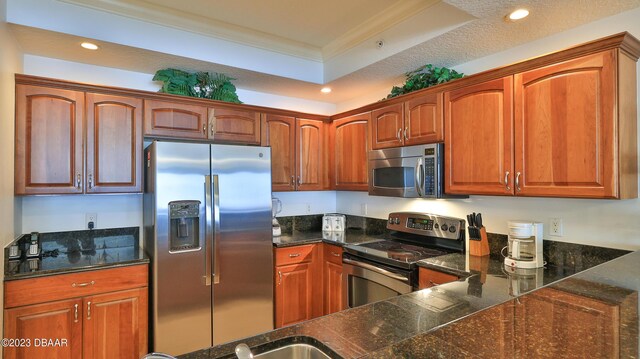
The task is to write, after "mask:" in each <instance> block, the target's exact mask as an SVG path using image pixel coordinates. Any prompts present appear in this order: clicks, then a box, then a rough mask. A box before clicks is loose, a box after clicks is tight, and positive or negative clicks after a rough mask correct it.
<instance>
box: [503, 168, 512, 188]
mask: <svg viewBox="0 0 640 359" xmlns="http://www.w3.org/2000/svg"><path fill="white" fill-rule="evenodd" d="M504 185H505V186H506V187H507V191H511V186H509V171H507V172H505V173H504Z"/></svg>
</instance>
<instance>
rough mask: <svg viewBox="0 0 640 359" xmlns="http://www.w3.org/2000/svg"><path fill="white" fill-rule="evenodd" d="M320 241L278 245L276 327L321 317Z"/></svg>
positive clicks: (276, 253) (276, 251)
mask: <svg viewBox="0 0 640 359" xmlns="http://www.w3.org/2000/svg"><path fill="white" fill-rule="evenodd" d="M320 248H321V247H320V246H319V245H317V244H308V245H302V246H295V247H286V248H275V249H274V257H275V271H274V274H275V279H274V283H275V290H274V293H275V304H274V306H275V327H276V328H281V327H284V326H288V325H292V324H295V323H299V322H302V321H305V320H309V319H313V318H316V317H319V316H321V315H322V313H323V306H322V280H318V278H321V277H322V267H321V266H322V262H321V256H322V252H321V250H320Z"/></svg>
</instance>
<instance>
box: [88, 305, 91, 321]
mask: <svg viewBox="0 0 640 359" xmlns="http://www.w3.org/2000/svg"><path fill="white" fill-rule="evenodd" d="M87 320H91V302H87Z"/></svg>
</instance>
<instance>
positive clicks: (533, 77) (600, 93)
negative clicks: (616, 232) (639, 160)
mask: <svg viewBox="0 0 640 359" xmlns="http://www.w3.org/2000/svg"><path fill="white" fill-rule="evenodd" d="M617 58H618V54H617V52H616V50H609V51H605V52H600V53H596V54H592V55H587V56H583V57H580V58H577V59H574V60H571V61H565V62H562V63H559V64H553V65H550V66H546V67H542V68H538V69H534V70H531V71H526V72H522V73H518V74H516V75H515V76H514V83H515V85H514V88H515V102H514V106H515V143H516V146H515V174H514V175H515V178H516V183H515V191H516V194H517V195H521V196H557V197H594V198H617V197H621V198H625V197H636V196H637V187H636V186H637V181H636V180H634V181H633V182H634V183H633V184H630V183H628V181H627V179H626V178H625V177H624V174H623V173H622V172H623V171H624V170H623V169H621V168H620V166H621V165H622V164H621V163H620V162H626V161H628V162H631V161H633V162H634V163H635V162H636V159H635V156H628V154H627V153H624V152H623V153H620V154H619V155H616V152H617V150H618V149H619V148H621V149H623V151H624V146H625V145H624V143H629V144H630V145H633V146H634V147H635V144H636V138H635V131H630V132H631V133H625V132H624V129H626V128H628V127H629V126H635V122H636V115H635V114H633V115H631V116H628V118H624V117H623V116H619V115H618V106H617V104H618V103H620V105H621V108H622V107H623V106H625V103H626V102H628V101H635V98H634V99H629V98H625V97H619V96H616V94H617V81H618V78H620V81H623V82H624V81H625V79H624V78H625V77H631V78H635V76H634V74H633V73H629V71H626V70H625V68H624V65H622V66H620V69H619V70H618V71H616V69H617V65H616V63H617ZM620 61H627V62H628V61H629V59H628V58H627V57H626V56H625V55H623V54H620ZM634 64H635V62H634ZM633 72H635V71H633ZM634 83H635V81H634ZM618 101H619V102H618ZM626 121H633V122H634V124H633V125H632V124H625V123H624V122H626ZM631 135H633V138H629V136H631ZM620 146H622V147H620ZM619 177H620V182H619V181H618V178H619ZM628 185H631V186H632V187H631V188H628ZM630 192H633V193H630Z"/></svg>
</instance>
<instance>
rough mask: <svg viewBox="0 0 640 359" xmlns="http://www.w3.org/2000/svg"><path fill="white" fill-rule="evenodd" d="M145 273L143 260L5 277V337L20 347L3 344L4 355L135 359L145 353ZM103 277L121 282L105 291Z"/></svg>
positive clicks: (146, 316) (146, 313)
mask: <svg viewBox="0 0 640 359" xmlns="http://www.w3.org/2000/svg"><path fill="white" fill-rule="evenodd" d="M147 273H148V268H147V265H146V264H145V265H135V266H131V267H123V268H117V269H103V270H95V271H91V272H82V273H76V274H62V275H56V276H50V277H41V278H34V279H24V280H15V281H10V282H6V283H5V310H4V337H5V338H14V339H17V338H20V339H23V342H22V343H21V344H23V346H7V347H5V349H4V357H5V358H29V359H32V358H36V359H37V358H73V359H75V358H84V359H87V358H140V357H141V356H143V355H144V354H146V353H147V352H148V344H147V335H148V334H147V332H148V278H147ZM87 278H93V279H92V280H87ZM107 278H110V279H109V280H110V281H111V282H113V281H120V282H121V283H120V285H115V286H113V287H112V288H113V289H112V290H113V291H110V290H109V288H107V287H105V284H104V282H105V280H106V279H107ZM47 279H51V280H50V281H46V280H47ZM141 279H144V280H141ZM43 280H44V282H43ZM43 283H50V284H43ZM47 286H51V287H54V286H55V287H61V288H48V287H47ZM34 287H39V288H40V289H39V290H32V289H33V288H34ZM62 287H64V288H62ZM16 293H19V295H16ZM42 293H50V294H42ZM69 297H72V298H69ZM67 298H69V299H67ZM18 343H19V344H20V342H18ZM27 345H28V346H27Z"/></svg>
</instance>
